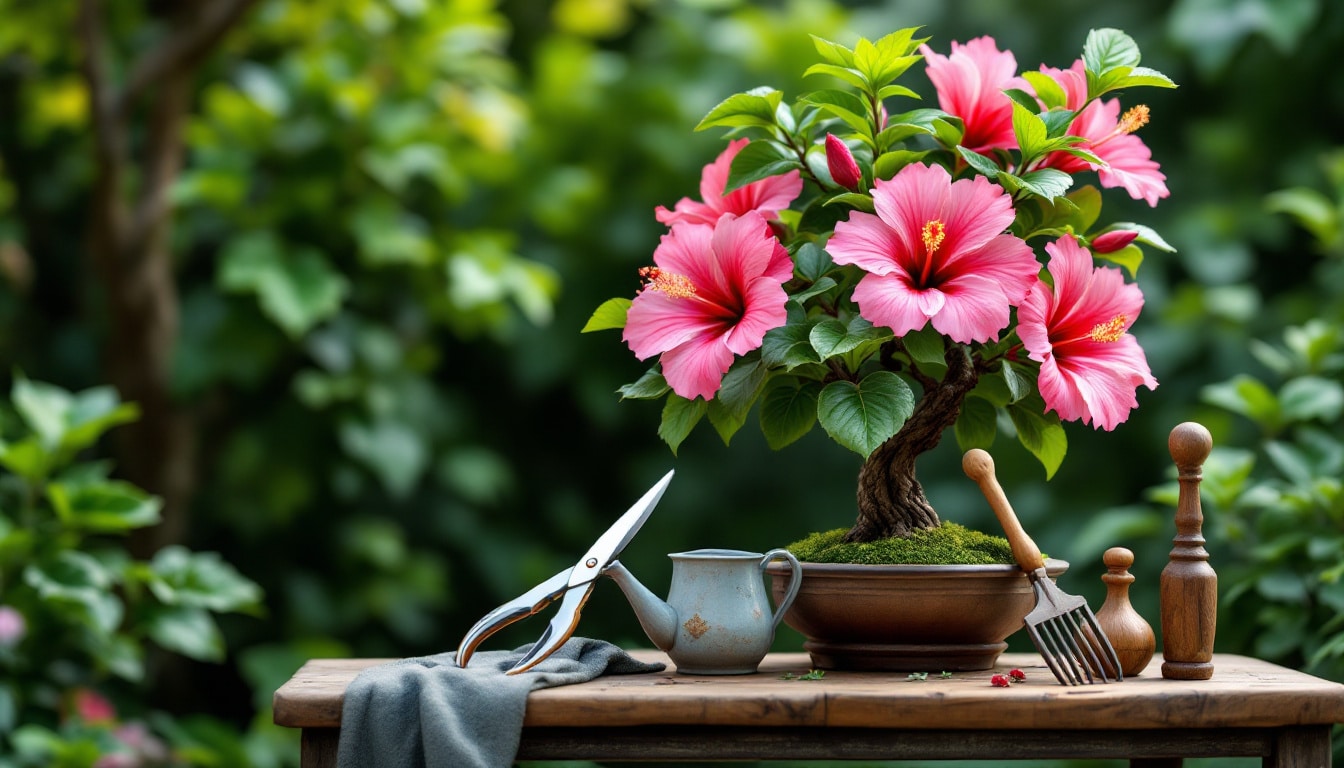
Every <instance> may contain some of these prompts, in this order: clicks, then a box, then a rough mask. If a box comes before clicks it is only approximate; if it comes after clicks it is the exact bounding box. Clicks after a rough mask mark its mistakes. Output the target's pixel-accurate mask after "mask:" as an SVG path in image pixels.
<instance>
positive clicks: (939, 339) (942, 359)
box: [901, 325, 947, 366]
mask: <svg viewBox="0 0 1344 768" xmlns="http://www.w3.org/2000/svg"><path fill="white" fill-rule="evenodd" d="M901 345H902V346H903V347H905V352H906V354H908V355H910V359H911V360H914V361H915V362H916V363H921V364H926V365H927V364H933V365H944V366H945V365H947V358H946V353H947V346H946V344H945V343H944V341H943V335H942V334H941V333H939V332H938V331H936V330H934V328H933V326H932V325H925V326H924V327H923V328H921V329H919V330H917V331H911V332H910V333H907V334H905V335H904V336H902V337H901Z"/></svg>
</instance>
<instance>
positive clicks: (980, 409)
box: [953, 397, 998, 453]
mask: <svg viewBox="0 0 1344 768" xmlns="http://www.w3.org/2000/svg"><path fill="white" fill-rule="evenodd" d="M953 432H954V433H955V434H956V437H957V448H958V450H960V451H961V452H962V453H965V452H966V451H969V450H971V449H972V448H980V449H983V450H989V448H990V447H991V446H993V445H994V437H995V435H997V434H998V409H997V408H995V407H994V406H993V405H992V404H990V402H989V401H988V400H985V399H984V398H980V397H967V398H966V399H965V400H963V401H962V403H961V414H960V415H959V416H957V423H956V424H955V425H954V426H953Z"/></svg>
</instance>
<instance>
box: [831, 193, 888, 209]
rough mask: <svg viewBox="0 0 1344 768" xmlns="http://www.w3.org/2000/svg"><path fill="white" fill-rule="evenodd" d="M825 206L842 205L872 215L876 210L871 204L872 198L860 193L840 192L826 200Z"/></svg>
mask: <svg viewBox="0 0 1344 768" xmlns="http://www.w3.org/2000/svg"><path fill="white" fill-rule="evenodd" d="M825 204H826V205H843V206H847V207H849V208H854V209H856V210H860V211H863V212H864V213H872V212H873V211H875V210H876V206H875V205H874V204H873V196H872V195H869V194H865V193H862V192H841V193H840V194H838V195H834V196H832V197H830V198H829V199H827V200H826V203H825Z"/></svg>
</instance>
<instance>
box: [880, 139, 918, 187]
mask: <svg viewBox="0 0 1344 768" xmlns="http://www.w3.org/2000/svg"><path fill="white" fill-rule="evenodd" d="M879 141H880V139H879ZM928 154H929V153H928V152H927V151H924V152H913V151H910V150H906V149H897V150H893V151H891V152H883V153H882V154H880V155H878V157H877V159H876V160H874V161H873V178H874V179H890V178H892V177H893V176H895V175H896V173H897V172H898V171H900V170H901V169H902V168H904V167H905V166H907V165H910V164H911V163H918V162H919V161H921V160H923V159H924V158H925V156H927V155H928Z"/></svg>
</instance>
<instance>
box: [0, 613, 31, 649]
mask: <svg viewBox="0 0 1344 768" xmlns="http://www.w3.org/2000/svg"><path fill="white" fill-rule="evenodd" d="M27 634H28V623H27V622H26V621H24V619H23V614H22V613H19V611H18V609H17V608H14V607H12V606H8V605H0V648H10V647H13V646H15V645H18V644H19V641H21V640H23V638H24V636H25V635H27Z"/></svg>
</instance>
